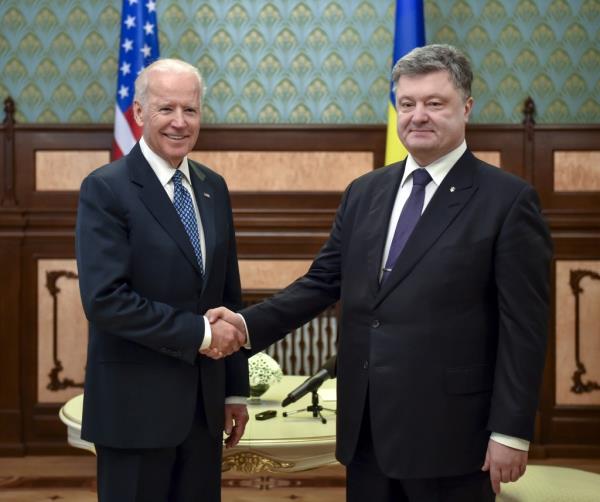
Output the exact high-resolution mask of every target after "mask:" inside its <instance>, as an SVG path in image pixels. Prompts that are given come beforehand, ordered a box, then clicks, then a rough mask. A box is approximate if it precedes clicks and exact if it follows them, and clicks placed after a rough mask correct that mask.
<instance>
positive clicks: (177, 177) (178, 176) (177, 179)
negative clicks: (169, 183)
mask: <svg viewBox="0 0 600 502" xmlns="http://www.w3.org/2000/svg"><path fill="white" fill-rule="evenodd" d="M182 178H183V174H181V171H180V170H179V169H175V174H173V177H172V178H171V179H172V180H173V184H175V185H181V180H182Z"/></svg>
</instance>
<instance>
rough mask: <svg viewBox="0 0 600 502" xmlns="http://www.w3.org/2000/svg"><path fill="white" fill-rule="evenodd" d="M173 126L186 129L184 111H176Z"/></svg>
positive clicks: (172, 120) (173, 116)
mask: <svg viewBox="0 0 600 502" xmlns="http://www.w3.org/2000/svg"><path fill="white" fill-rule="evenodd" d="M171 125H172V126H173V127H185V118H184V115H183V110H180V109H175V111H174V112H173V115H172V117H171Z"/></svg>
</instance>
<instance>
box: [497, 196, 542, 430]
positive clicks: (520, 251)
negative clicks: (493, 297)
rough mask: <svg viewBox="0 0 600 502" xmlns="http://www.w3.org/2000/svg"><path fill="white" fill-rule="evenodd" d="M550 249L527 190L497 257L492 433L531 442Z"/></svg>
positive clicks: (513, 212) (510, 218) (515, 207)
mask: <svg viewBox="0 0 600 502" xmlns="http://www.w3.org/2000/svg"><path fill="white" fill-rule="evenodd" d="M551 258H552V243H551V238H550V234H549V231H548V227H547V225H546V223H545V221H544V218H543V216H542V214H541V212H540V208H539V202H538V198H537V195H536V193H535V191H534V190H533V189H532V188H531V187H530V186H526V187H525V188H523V189H522V190H521V192H520V193H519V195H518V196H517V198H516V199H515V201H514V203H513V205H512V207H511V209H510V211H509V213H508V215H507V218H506V220H505V222H504V224H503V225H502V228H501V230H500V233H499V236H498V240H497V244H496V254H495V263H494V265H495V278H496V286H497V293H498V307H499V309H498V312H499V323H498V326H499V332H498V350H497V358H496V369H495V375H494V386H493V394H492V405H491V410H490V417H489V422H488V428H489V430H491V431H494V432H497V433H501V434H506V435H509V436H515V437H518V438H522V439H527V440H531V439H532V437H533V429H534V421H535V413H536V409H537V404H538V395H539V390H540V386H541V379H542V372H543V367H544V361H545V352H546V341H547V334H548V316H549V296H550V294H549V287H550V286H549V274H550V261H551Z"/></svg>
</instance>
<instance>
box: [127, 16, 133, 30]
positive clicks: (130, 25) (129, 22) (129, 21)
mask: <svg viewBox="0 0 600 502" xmlns="http://www.w3.org/2000/svg"><path fill="white" fill-rule="evenodd" d="M125 26H127V28H133V27H135V17H133V16H127V19H125Z"/></svg>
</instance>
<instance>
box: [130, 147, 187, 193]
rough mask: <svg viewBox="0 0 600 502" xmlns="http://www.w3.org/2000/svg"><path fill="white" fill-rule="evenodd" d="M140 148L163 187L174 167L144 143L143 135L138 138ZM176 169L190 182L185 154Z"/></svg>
mask: <svg viewBox="0 0 600 502" xmlns="http://www.w3.org/2000/svg"><path fill="white" fill-rule="evenodd" d="M140 148H141V149H142V154H143V155H144V157H145V159H146V160H147V161H148V164H150V167H151V168H152V170H153V171H154V173H155V174H156V176H157V177H158V180H159V181H160V184H161V185H162V186H163V187H164V186H165V185H167V184H168V183H169V182H170V181H171V178H172V177H173V175H174V174H175V171H176V169H175V168H174V167H173V166H171V164H169V163H168V162H167V161H166V160H165V159H163V158H162V157H160V156H158V155H157V154H156V153H154V151H153V150H152V149H151V148H150V147H149V146H148V143H146V140H145V139H144V137H143V136H142V137H141V138H140ZM178 169H179V170H180V171H181V174H183V176H184V177H185V179H186V180H187V182H188V183H190V168H189V165H188V158H187V155H186V156H185V157H184V158H183V160H182V161H181V164H179V168H178ZM190 184H191V183H190Z"/></svg>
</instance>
